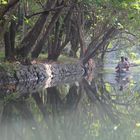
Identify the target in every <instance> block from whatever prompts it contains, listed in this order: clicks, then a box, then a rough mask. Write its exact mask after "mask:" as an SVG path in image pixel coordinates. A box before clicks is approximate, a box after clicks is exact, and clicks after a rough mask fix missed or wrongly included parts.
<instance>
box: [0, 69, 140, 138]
mask: <svg viewBox="0 0 140 140" xmlns="http://www.w3.org/2000/svg"><path fill="white" fill-rule="evenodd" d="M87 78H88V80H90V82H89V81H88V80H87ZM67 81H68V79H67ZM70 81H71V82H70V84H67V83H66V82H62V83H63V84H62V83H59V85H58V86H55V85H57V84H56V83H55V84H54V83H53V84H52V86H53V87H51V84H50V83H49V82H48V81H47V82H48V83H47V82H45V83H42V84H41V83H39V84H40V85H34V84H32V86H31V85H29V83H26V84H20V85H6V86H1V87H0V89H1V91H0V140H140V74H139V73H138V72H137V71H132V72H131V73H129V74H128V75H126V76H122V77H116V75H115V73H113V72H108V73H106V72H104V73H99V74H97V76H95V77H94V78H93V80H91V78H89V77H86V79H84V78H83V79H82V78H77V79H76V78H75V79H74V80H72V79H71V80H70ZM47 84H48V85H47Z"/></svg>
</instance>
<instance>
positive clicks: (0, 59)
mask: <svg viewBox="0 0 140 140" xmlns="http://www.w3.org/2000/svg"><path fill="white" fill-rule="evenodd" d="M2 61H4V52H1V51H0V62H2Z"/></svg>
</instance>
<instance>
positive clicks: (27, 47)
mask: <svg viewBox="0 0 140 140" xmlns="http://www.w3.org/2000/svg"><path fill="white" fill-rule="evenodd" d="M54 1H55V0H54ZM54 1H48V2H47V3H46V6H45V7H46V8H51V7H52V6H53V5H54V4H55V3H54ZM48 15H49V12H45V13H43V14H42V15H41V16H40V17H39V18H38V20H37V22H36V23H35V25H34V27H33V28H32V30H31V31H30V32H29V33H28V34H27V35H26V36H25V38H24V39H23V40H22V42H21V44H20V49H19V50H18V53H19V56H21V57H27V56H28V54H29V53H30V51H31V49H32V47H33V45H34V44H35V42H36V40H37V39H38V37H39V35H40V33H41V32H42V29H43V28H44V25H45V23H46V20H47V19H48Z"/></svg>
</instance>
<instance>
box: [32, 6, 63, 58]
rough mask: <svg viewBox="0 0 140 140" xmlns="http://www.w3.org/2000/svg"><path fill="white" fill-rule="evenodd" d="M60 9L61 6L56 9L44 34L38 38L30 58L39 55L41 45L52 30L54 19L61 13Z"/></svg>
mask: <svg viewBox="0 0 140 140" xmlns="http://www.w3.org/2000/svg"><path fill="white" fill-rule="evenodd" d="M62 10H63V8H62V9H60V10H59V11H56V13H55V14H54V16H53V17H52V19H51V22H50V23H49V25H48V27H47V29H46V32H45V34H44V36H43V37H42V38H41V39H40V41H39V42H38V43H37V45H36V46H35V48H34V50H33V52H32V58H37V57H38V56H39V54H40V52H41V50H42V48H43V45H44V44H45V42H46V40H47V39H48V35H49V34H50V32H51V31H52V29H53V27H54V25H55V23H56V21H57V20H58V18H59V16H60V15H61V12H62Z"/></svg>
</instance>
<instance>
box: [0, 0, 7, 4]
mask: <svg viewBox="0 0 140 140" xmlns="http://www.w3.org/2000/svg"><path fill="white" fill-rule="evenodd" d="M7 4H8V0H0V5H7Z"/></svg>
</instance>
